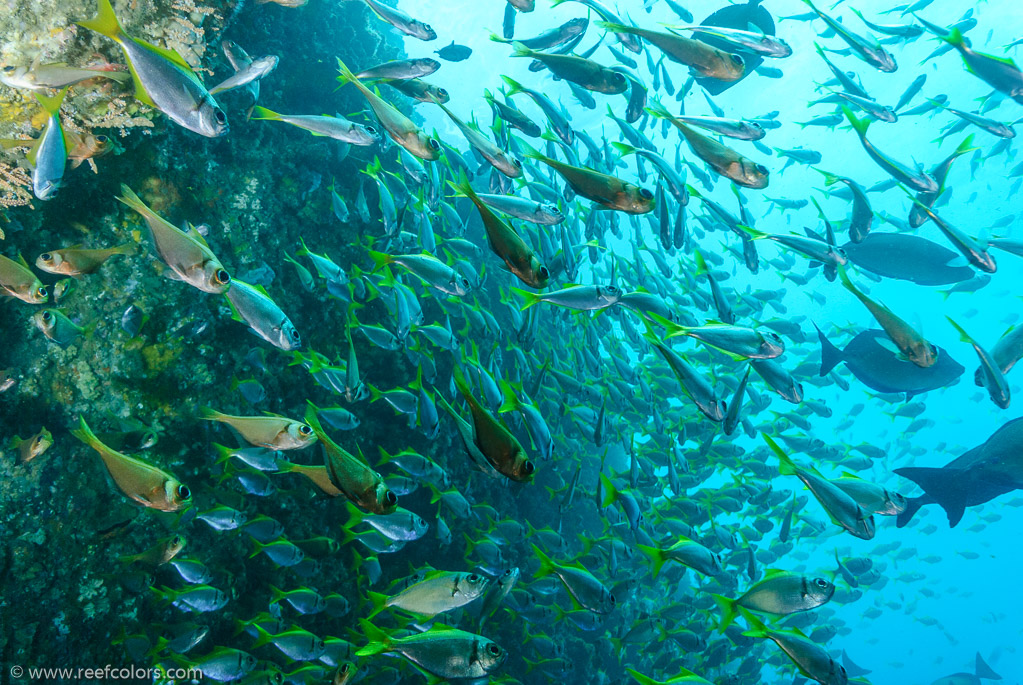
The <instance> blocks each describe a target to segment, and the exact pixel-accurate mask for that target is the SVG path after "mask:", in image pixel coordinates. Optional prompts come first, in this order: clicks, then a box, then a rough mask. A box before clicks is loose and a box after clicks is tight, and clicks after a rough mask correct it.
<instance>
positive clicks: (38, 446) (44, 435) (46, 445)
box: [11, 427, 53, 464]
mask: <svg viewBox="0 0 1023 685" xmlns="http://www.w3.org/2000/svg"><path fill="white" fill-rule="evenodd" d="M52 446H53V434H51V433H50V431H48V430H46V428H45V427H44V428H40V429H39V432H38V433H36V434H35V435H33V436H32V437H30V438H25V439H24V440H23V439H21V438H19V437H18V436H14V438H13V439H12V440H11V448H12V449H16V450H18V459H19V460H20V461H21V463H22V464H27V463H28V462H30V461H32V460H33V459H35V458H36V457H40V456H42V455H43V453H45V452H46V450H48V449H50V447H52Z"/></svg>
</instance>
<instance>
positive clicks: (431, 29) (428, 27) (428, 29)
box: [423, 24, 433, 33]
mask: <svg viewBox="0 0 1023 685" xmlns="http://www.w3.org/2000/svg"><path fill="white" fill-rule="evenodd" d="M423 30H424V31H426V32H427V33H433V27H432V26H430V25H429V24H423Z"/></svg>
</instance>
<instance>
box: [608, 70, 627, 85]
mask: <svg viewBox="0 0 1023 685" xmlns="http://www.w3.org/2000/svg"><path fill="white" fill-rule="evenodd" d="M611 78H613V79H614V80H615V83H622V82H623V81H625V77H624V76H623V75H621V74H619V73H618V72H617V71H616V72H615V74H614V76H612V77H611Z"/></svg>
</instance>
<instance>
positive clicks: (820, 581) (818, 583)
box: [813, 578, 828, 588]
mask: <svg viewBox="0 0 1023 685" xmlns="http://www.w3.org/2000/svg"><path fill="white" fill-rule="evenodd" d="M813 583H814V585H816V586H817V587H819V588H826V587H828V581H826V580H824V579H823V578H814V581H813Z"/></svg>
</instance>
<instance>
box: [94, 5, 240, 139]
mask: <svg viewBox="0 0 1023 685" xmlns="http://www.w3.org/2000/svg"><path fill="white" fill-rule="evenodd" d="M97 3H98V7H97V12H96V17H95V18H93V19H89V20H88V21H80V22H78V25H79V26H84V27H85V28H87V29H91V30H93V31H95V32H97V33H99V34H102V35H104V36H106V37H107V38H110V39H111V40H113V41H114V42H116V43H117V44H118V45H120V46H121V49H122V50H123V51H124V58H125V60H126V61H127V62H128V69H129V70H130V71H131V77H132V80H133V81H134V82H135V98H136V99H137V100H139V101H140V102H143V103H145V104H147V105H149V106H150V107H155V108H156V109H158V110H160V111H161V112H163V113H164V114H166V115H167V116H168V117H170V119H171V120H172V121H174V122H175V123H177V124H180V125H181V126H184V127H185V128H187V129H188V130H190V131H195V132H196V133H198V134H200V135H203V136H206V137H208V138H216V137H217V136H222V135H224V134H225V133H227V131H228V125H227V115H226V114H224V110H222V109H221V108H220V106H219V105H218V104H217V101H216V100H214V99H213V96H212V95H210V93H209V91H208V90H206V86H204V85H203V83H202V81H200V80H199V77H198V76H196V74H195V72H194V71H192V67H190V66H189V65H188V63H187V62H185V60H184V59H183V58H182V57H181V55H179V54H178V53H177V52H175V51H174V50H170V49H168V48H161V47H157V46H155V45H153V44H151V43H147V42H146V41H144V40H140V39H138V38H133V37H132V36H129V35H128V34H127V33H125V32H124V30H123V29H122V28H121V25H120V23H118V21H117V17H116V16H115V15H114V8H113V7H112V6H111V5H110V0H97Z"/></svg>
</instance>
